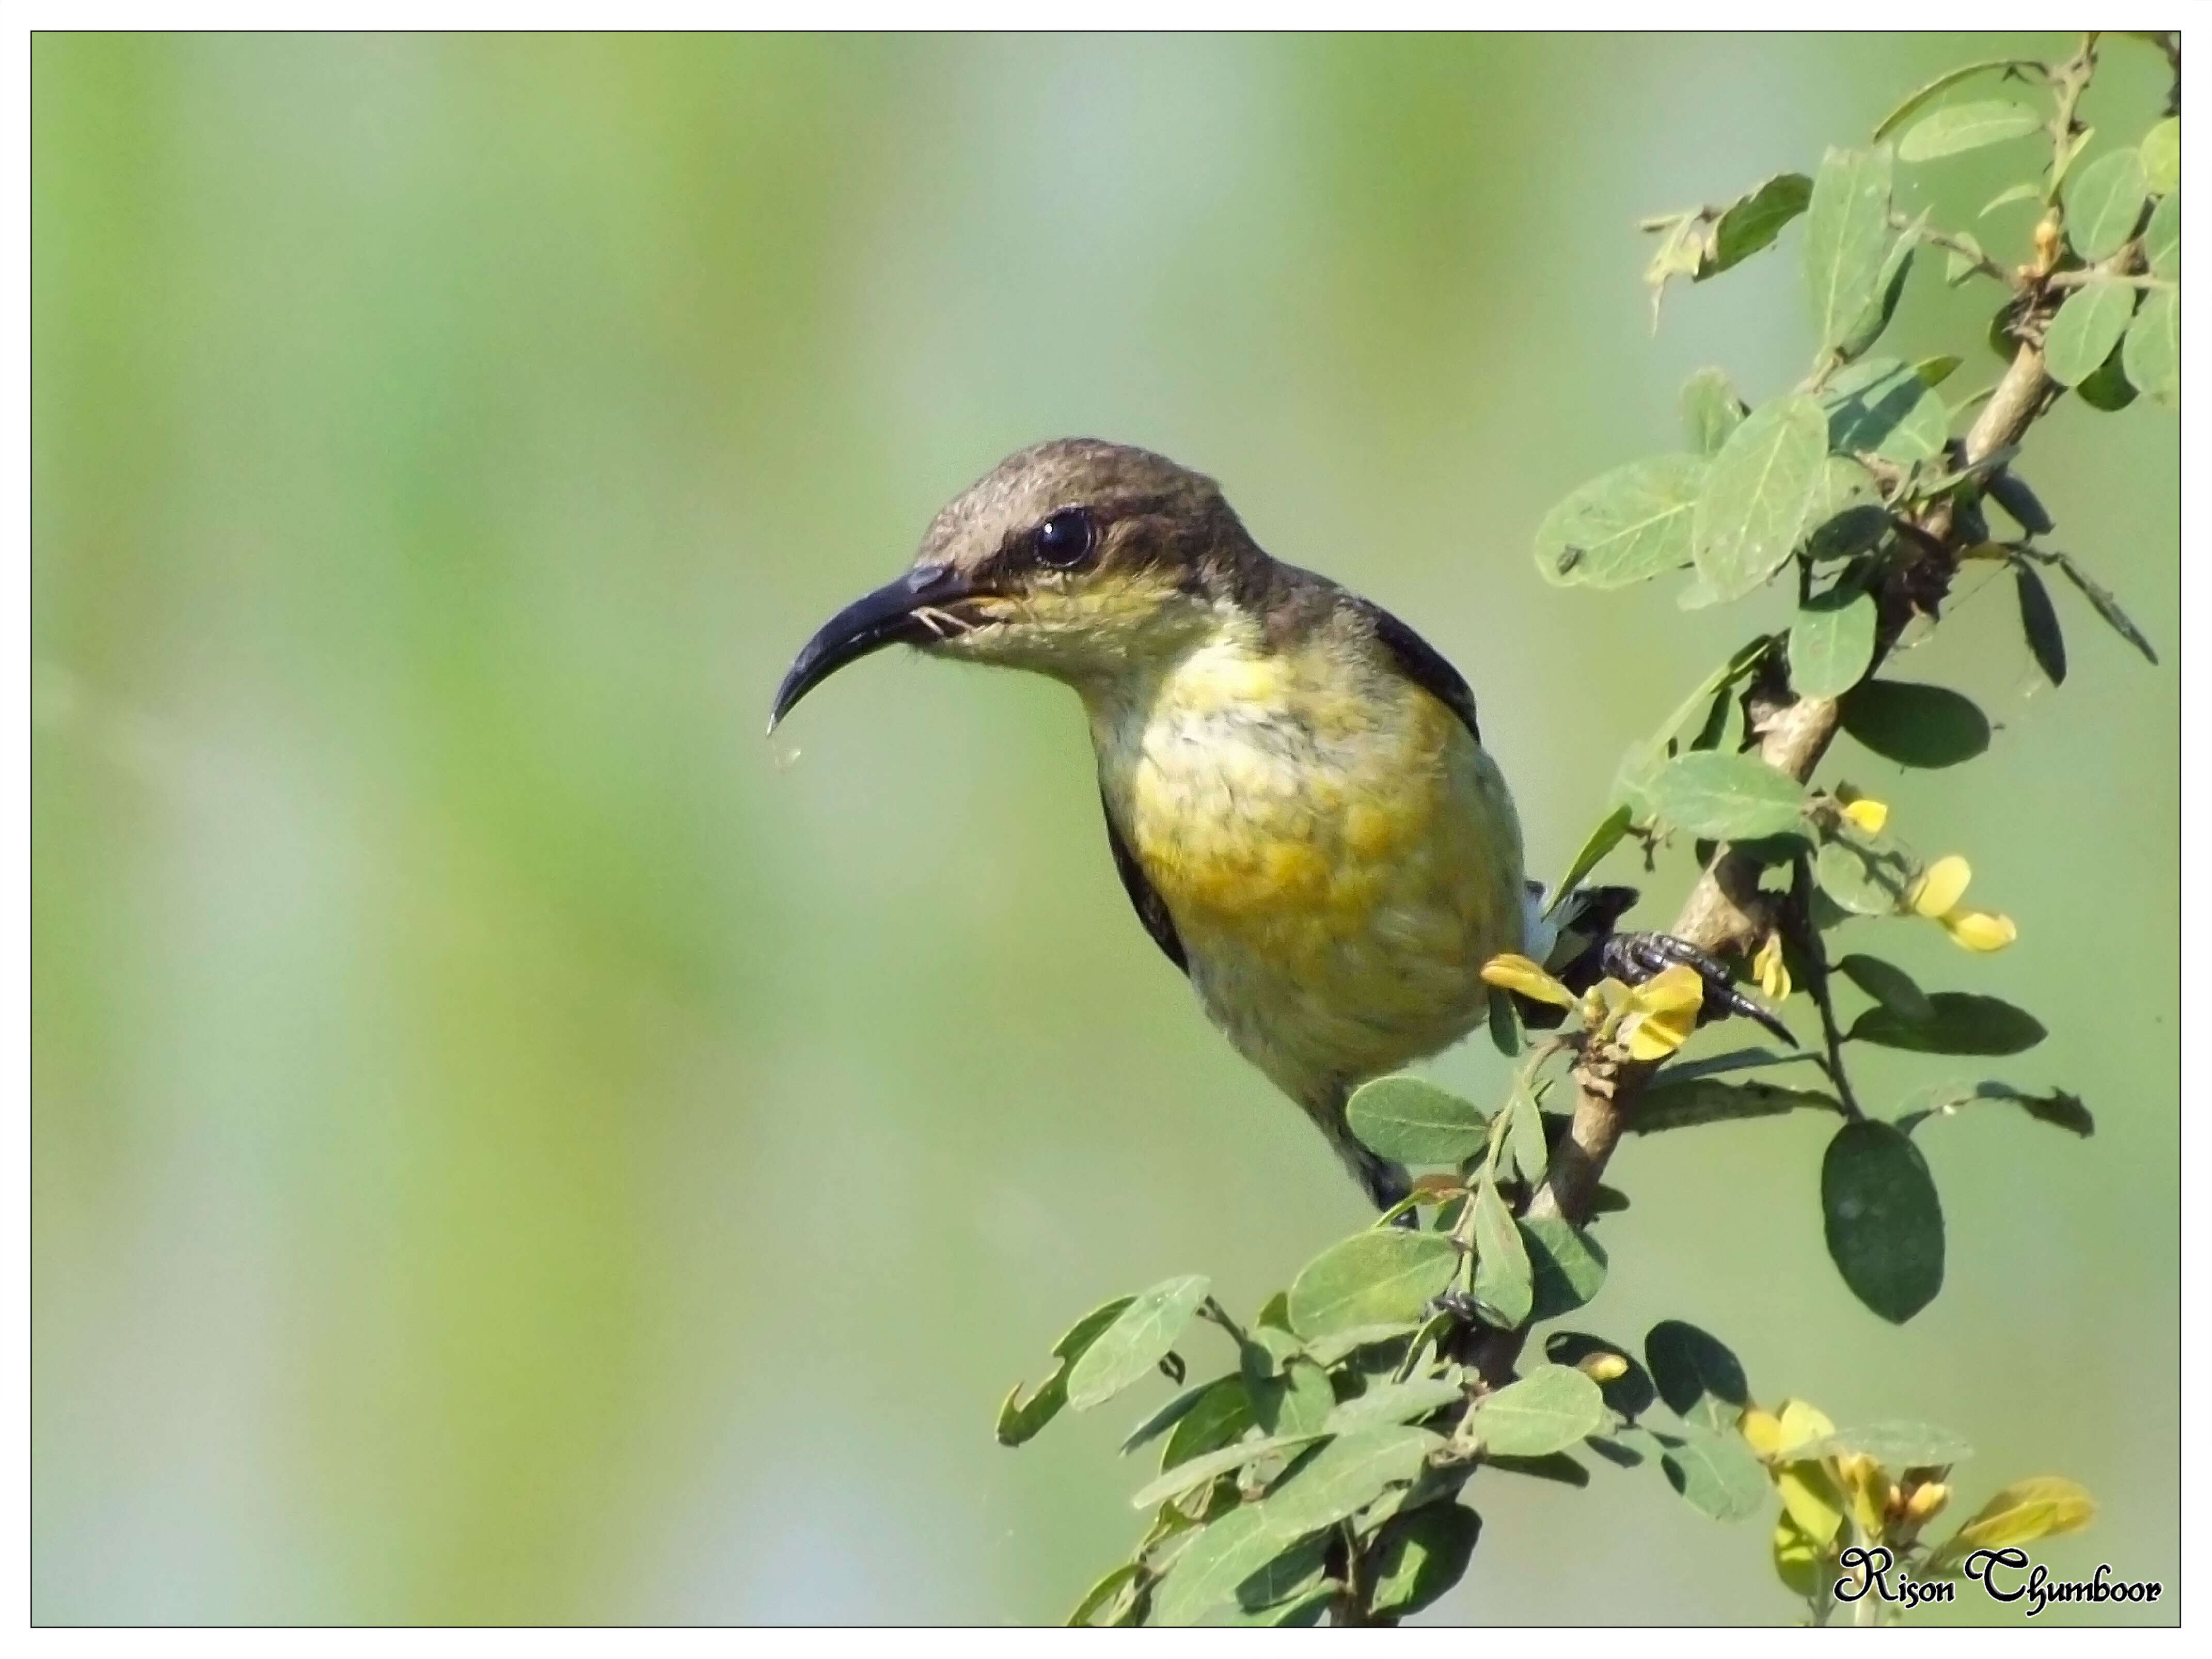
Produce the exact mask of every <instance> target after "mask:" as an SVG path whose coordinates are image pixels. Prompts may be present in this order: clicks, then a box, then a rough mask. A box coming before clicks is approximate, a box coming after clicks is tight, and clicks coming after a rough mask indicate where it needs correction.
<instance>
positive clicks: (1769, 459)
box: [1690, 395, 1828, 599]
mask: <svg viewBox="0 0 2212 1659" xmlns="http://www.w3.org/2000/svg"><path fill="white" fill-rule="evenodd" d="M1827 455H1828V417H1827V416H1826V412H1825V411H1824V410H1822V409H1821V407H1820V404H1818V403H1817V402H1815V401H1814V399H1813V398H1808V397H1803V396H1800V395H1792V396H1790V397H1785V398H1776V399H1775V400H1774V401H1773V402H1772V403H1770V404H1763V405H1761V406H1760V407H1759V408H1758V409H1756V410H1753V411H1752V413H1751V414H1750V415H1749V416H1747V417H1746V418H1745V420H1744V422H1743V424H1742V425H1741V426H1739V427H1738V428H1736V429H1735V431H1734V432H1731V433H1730V434H1729V436H1728V441H1727V442H1725V443H1723V445H1722V446H1721V450H1720V453H1719V454H1717V455H1716V456H1714V457H1713V459H1712V460H1711V463H1710V464H1708V465H1707V467H1706V471H1705V480H1704V483H1703V484H1702V485H1701V487H1700V488H1699V490H1698V495H1697V505H1696V507H1695V509H1694V510H1693V512H1692V515H1691V546H1690V553H1691V556H1692V558H1693V559H1694V560H1695V561H1696V563H1697V567H1698V574H1699V575H1700V576H1702V577H1704V578H1705V582H1706V584H1707V586H1710V587H1711V589H1712V591H1713V592H1714V594H1715V595H1716V596H1717V597H1718V598H1720V599H1741V597H1742V596H1743V595H1745V594H1746V593H1749V592H1753V590H1754V589H1756V588H1757V587H1758V586H1759V585H1760V584H1761V583H1763V582H1765V580H1766V579H1767V578H1768V577H1770V576H1771V575H1772V574H1774V573H1775V572H1776V571H1777V570H1778V569H1780V568H1782V567H1783V565H1784V564H1785V563H1787V562H1789V559H1790V554H1791V552H1792V551H1793V550H1795V549H1796V545H1797V539H1798V537H1799V536H1800V535H1801V534H1802V532H1803V531H1804V529H1805V522H1806V519H1807V517H1808V514H1809V513H1810V511H1811V509H1812V505H1813V500H1814V495H1815V494H1816V493H1818V491H1819V489H1820V484H1821V468H1822V463H1824V462H1825V461H1826V459H1827Z"/></svg>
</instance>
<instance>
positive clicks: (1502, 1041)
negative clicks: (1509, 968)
mask: <svg viewBox="0 0 2212 1659" xmlns="http://www.w3.org/2000/svg"><path fill="white" fill-rule="evenodd" d="M1483 995H1484V999H1485V1000H1486V1002H1487V1003H1488V1004H1489V1006H1490V1012H1488V1013H1487V1014H1486V1015H1485V1016H1484V1017H1483V1022H1482V1024H1483V1028H1484V1029H1485V1030H1487V1031H1488V1032H1489V1033H1490V1046H1491V1047H1492V1048H1495V1049H1497V1050H1498V1053H1499V1054H1503V1055H1504V1056H1505V1058H1506V1059H1508V1060H1517V1059H1518V1058H1519V1057H1520V1054H1521V1015H1520V1012H1519V1011H1518V1010H1516V1008H1515V1007H1514V1006H1513V999H1512V997H1511V996H1510V994H1507V993H1506V992H1504V991H1501V990H1499V989H1498V987H1496V986H1495V985H1492V986H1491V987H1488V989H1487V990H1486V991H1485V992H1484V994H1483Z"/></svg>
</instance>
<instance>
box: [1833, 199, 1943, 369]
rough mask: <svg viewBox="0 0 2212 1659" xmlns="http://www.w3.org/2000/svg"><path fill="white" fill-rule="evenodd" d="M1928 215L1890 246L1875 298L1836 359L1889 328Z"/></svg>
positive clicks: (1849, 354) (1842, 342) (1853, 352)
mask: <svg viewBox="0 0 2212 1659" xmlns="http://www.w3.org/2000/svg"><path fill="white" fill-rule="evenodd" d="M1927 219H1928V216H1927V215H1926V214H1924V213H1923V214H1922V215H1921V216H1920V218H1919V220H1918V221H1917V222H1915V223H1914V224H1913V225H1912V226H1911V228H1909V229H1907V230H1906V231H1905V234H1903V235H1902V236H1900V237H1899V238H1898V239H1897V240H1895V241H1894V242H1893V243H1891V244H1890V248H1889V252H1887V254H1885V255H1884V256H1883V257H1882V262H1881V270H1880V271H1879V272H1877V273H1876V274H1875V284H1874V299H1873V301H1871V302H1870V303H1869V305H1868V306H1867V308H1866V309H1865V310H1864V311H1863V312H1862V313H1859V319H1858V320H1857V322H1855V323H1853V324H1852V325H1850V328H1849V329H1847V330H1845V331H1844V337H1843V338H1842V339H1841V340H1840V341H1838V343H1837V345H1836V351H1837V353H1838V356H1843V357H1845V358H1850V357H1856V356H1858V355H1859V354H1860V353H1861V352H1863V351H1864V350H1865V349H1867V348H1868V347H1869V346H1870V345H1872V344H1873V343H1875V341H1876V340H1878V339H1880V338H1881V335H1882V331H1883V330H1885V329H1887V327H1888V326H1889V319H1891V318H1892V317H1893V316H1895V315H1896V314H1897V302H1898V300H1899V297H1900V296H1901V295H1903V294H1904V292H1905V278H1906V277H1907V276H1910V275H1911V272H1912V258H1913V254H1914V252H1915V251H1916V249H1917V245H1918V243H1919V240H1920V230H1921V227H1922V226H1923V225H1924V224H1925V223H1926V222H1927Z"/></svg>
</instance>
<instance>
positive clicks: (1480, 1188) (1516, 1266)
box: [1474, 1176, 1535, 1325]
mask: <svg viewBox="0 0 2212 1659" xmlns="http://www.w3.org/2000/svg"><path fill="white" fill-rule="evenodd" d="M1474 1252H1475V1254H1474V1295H1475V1299H1476V1300H1477V1301H1479V1302H1481V1303H1483V1304H1486V1305H1487V1306H1488V1307H1490V1308H1492V1309H1494V1310H1496V1311H1497V1313H1498V1316H1499V1317H1500V1318H1501V1319H1503V1320H1504V1322H1506V1323H1507V1324H1508V1325H1518V1324H1520V1323H1521V1322H1522V1321H1523V1320H1525V1319H1527V1318H1528V1310H1529V1307H1530V1306H1531V1304H1532V1303H1533V1300H1534V1294H1535V1284H1534V1277H1533V1274H1532V1272H1531V1270H1530V1268H1529V1266H1528V1250H1527V1249H1525V1248H1524V1247H1523V1246H1522V1243H1521V1234H1520V1231H1519V1229H1517V1228H1516V1227H1515V1226H1514V1225H1513V1212H1511V1211H1510V1210H1509V1209H1507V1208H1506V1207H1505V1200H1504V1199H1502V1198H1500V1197H1498V1188H1497V1186H1496V1185H1495V1184H1494V1183H1493V1182H1492V1181H1491V1179H1490V1177H1489V1176H1484V1177H1483V1178H1482V1180H1481V1182H1480V1183H1479V1184H1478V1185H1477V1186H1476V1188H1475V1189H1474Z"/></svg>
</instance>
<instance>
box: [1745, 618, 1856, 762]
mask: <svg viewBox="0 0 2212 1659" xmlns="http://www.w3.org/2000/svg"><path fill="white" fill-rule="evenodd" d="M1875 620H1876V617H1875V603H1874V596H1873V595H1872V594H1870V593H1865V592H1860V591H1859V590H1858V589H1857V588H1849V587H1832V588H1830V589H1829V590H1828V591H1827V592H1825V593H1820V594H1816V595H1814V597H1813V598H1812V599H1809V600H1808V601H1807V602H1806V603H1805V604H1804V605H1802V607H1801V608H1800V609H1799V611H1798V612H1797V620H1796V622H1794V623H1791V624H1790V690H1793V691H1795V692H1796V694H1797V695H1798V696H1801V697H1840V696H1843V695H1844V692H1846V691H1848V690H1850V689H1851V688H1852V687H1853V686H1854V685H1857V684H1858V683H1859V681H1860V680H1861V679H1863V678H1865V676H1866V671H1867V670H1868V668H1869V667H1870V666H1871V665H1873V662H1874V635H1875ZM1770 770H1771V768H1770Z"/></svg>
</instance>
